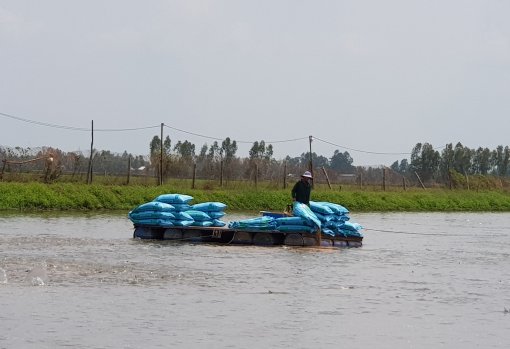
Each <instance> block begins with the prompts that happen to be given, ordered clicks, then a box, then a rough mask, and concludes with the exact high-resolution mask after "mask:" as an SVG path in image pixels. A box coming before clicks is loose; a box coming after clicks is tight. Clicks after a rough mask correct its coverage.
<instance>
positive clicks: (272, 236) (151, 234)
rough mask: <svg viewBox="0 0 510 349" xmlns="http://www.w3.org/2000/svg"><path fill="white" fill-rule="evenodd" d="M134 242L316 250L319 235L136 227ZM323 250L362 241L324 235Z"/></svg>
mask: <svg viewBox="0 0 510 349" xmlns="http://www.w3.org/2000/svg"><path fill="white" fill-rule="evenodd" d="M133 238H140V239H153V240H174V241H183V242H185V241H189V242H205V243H218V244H235V245H260V246H278V245H287V246H317V245H319V242H318V241H317V238H318V236H317V234H310V233H306V232H281V231H274V230H271V231H260V230H256V231H250V230H236V229H230V228H226V227H194V226H192V227H170V228H161V227H150V226H135V230H134V232H133ZM319 241H320V245H321V246H334V247H361V245H362V241H363V237H358V236H347V237H344V236H330V235H327V234H321V236H320V239H319Z"/></svg>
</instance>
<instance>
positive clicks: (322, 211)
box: [310, 201, 363, 237]
mask: <svg viewBox="0 0 510 349" xmlns="http://www.w3.org/2000/svg"><path fill="white" fill-rule="evenodd" d="M310 210H311V211H312V212H313V213H314V214H315V215H316V216H317V218H318V219H319V220H320V221H321V223H322V232H323V233H324V234H328V235H332V236H345V237H347V236H360V237H362V236H363V234H362V233H361V229H363V227H362V226H361V225H360V224H358V223H354V222H351V221H350V217H349V210H348V209H347V208H345V207H344V206H342V205H339V204H335V203H332V202H316V201H310Z"/></svg>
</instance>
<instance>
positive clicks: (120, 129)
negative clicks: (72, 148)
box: [0, 113, 159, 132]
mask: <svg viewBox="0 0 510 349" xmlns="http://www.w3.org/2000/svg"><path fill="white" fill-rule="evenodd" d="M0 115H1V116H4V117H7V118H10V119H14V120H18V121H23V122H26V123H29V124H35V125H40V126H46V127H52V128H60V129H64V130H72V131H87V132H90V130H91V129H90V128H86V127H73V126H65V125H58V124H52V123H49V122H41V121H35V120H30V119H25V118H20V117H19V116H14V115H10V114H6V113H0ZM156 127H159V126H158V125H156V126H145V127H135V128H98V129H94V132H122V131H138V130H145V129H149V128H156Z"/></svg>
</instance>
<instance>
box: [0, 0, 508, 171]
mask: <svg viewBox="0 0 510 349" xmlns="http://www.w3.org/2000/svg"><path fill="white" fill-rule="evenodd" d="M509 18H510V1H507V0H440V1H439V0H423V1H413V0H400V1H398V0H386V1H380V0H356V1H354V0H350V1H342V0H331V1H322V0H314V1H302V0H288V1H283V0H270V1H265V0H256V1H255V0H253V1H238V0H232V1H205V0H201V1H192V0H189V1H185V0H183V1H162V0H161V1H160V0H152V1H126V0H109V1H99V0H87V1H68V0H61V1H55V0H45V1H37V0H33V1H24V0H13V1H8V0H0V113H6V114H9V115H13V116H16V117H19V118H24V119H29V120H33V121H37V122H42V123H49V124H55V125H63V126H70V127H79V128H80V127H81V128H90V124H91V120H94V127H95V128H96V129H98V128H99V129H112V128H113V129H119V128H138V127H146V126H156V125H160V124H161V123H162V122H164V123H165V124H166V125H169V126H171V127H175V128H178V129H181V130H185V131H188V132H191V133H196V134H201V135H205V136H209V137H214V138H219V139H221V140H222V139H224V138H226V137H230V138H231V139H234V140H238V141H246V142H248V143H241V144H239V146H240V147H239V151H238V154H237V155H238V156H248V150H249V148H250V147H251V145H252V143H253V142H254V141H260V140H264V141H266V143H269V142H270V141H277V140H289V139H296V138H303V139H302V140H300V141H294V142H286V143H274V144H273V146H274V150H275V157H276V158H277V159H281V158H283V157H284V156H286V155H290V156H292V157H294V156H299V155H300V154H301V153H303V152H307V151H308V149H309V144H308V138H307V137H308V136H309V135H312V136H314V137H318V138H320V139H322V140H324V141H326V142H328V143H325V142H322V141H319V140H315V141H314V142H313V143H312V151H314V152H316V153H318V154H319V155H323V156H326V157H331V156H332V154H333V152H334V151H335V150H336V149H338V150H340V151H342V152H343V151H346V150H347V151H349V153H350V155H351V156H352V157H353V159H354V165H377V164H386V165H390V164H391V163H393V162H394V161H395V160H401V159H402V158H407V157H408V155H379V154H370V153H366V152H377V153H410V152H411V150H412V148H413V147H414V145H415V144H416V143H418V142H422V143H424V142H428V143H430V144H432V145H433V146H434V147H437V148H439V147H442V146H444V145H445V144H446V143H454V144H456V143H457V142H459V141H460V142H461V143H462V144H463V145H465V146H468V147H471V148H478V147H479V146H482V147H488V148H489V149H495V148H496V147H497V146H498V145H509V144H510V137H509V134H510V20H509ZM164 132H165V134H164V136H165V137H166V135H169V136H170V138H171V139H172V145H174V144H175V143H176V142H177V141H178V140H181V141H184V140H188V141H190V142H192V143H194V144H195V145H196V150H197V152H198V151H199V150H200V148H201V147H202V145H203V144H204V143H207V144H209V145H210V144H211V143H212V140H211V139H207V138H202V137H197V136H194V135H191V134H186V133H183V132H178V131H176V130H172V129H168V128H165V131H164ZM159 134H160V130H159V128H154V129H146V130H139V131H130V132H96V134H95V138H94V146H95V148H97V149H101V150H102V149H105V150H111V151H113V152H123V151H124V150H126V151H128V152H130V153H133V154H142V155H144V154H147V153H148V152H149V143H150V141H151V139H152V137H153V136H154V135H159ZM329 143H332V144H334V145H332V144H329ZM0 145H3V146H21V147H39V146H54V147H57V148H60V149H62V150H64V151H75V150H84V151H85V150H87V149H89V148H90V133H89V132H84V131H72V130H67V129H59V128H52V127H45V126H40V125H36V124H33V123H26V122H22V121H19V120H14V119H11V118H7V117H5V116H1V115H0ZM342 147H346V148H350V149H357V150H362V151H364V152H358V151H354V150H349V149H345V148H342Z"/></svg>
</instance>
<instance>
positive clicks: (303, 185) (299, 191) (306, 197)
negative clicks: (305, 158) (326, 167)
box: [291, 171, 312, 206]
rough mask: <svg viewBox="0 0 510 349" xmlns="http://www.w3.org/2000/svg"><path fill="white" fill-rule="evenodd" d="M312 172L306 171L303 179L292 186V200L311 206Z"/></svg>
mask: <svg viewBox="0 0 510 349" xmlns="http://www.w3.org/2000/svg"><path fill="white" fill-rule="evenodd" d="M311 182H312V174H311V173H310V171H306V172H305V173H303V175H302V176H301V179H300V180H299V181H297V182H296V184H294V187H293V188H292V191H291V194H292V201H297V202H300V203H302V204H305V205H307V206H310V193H311V191H312V183H311Z"/></svg>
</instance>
